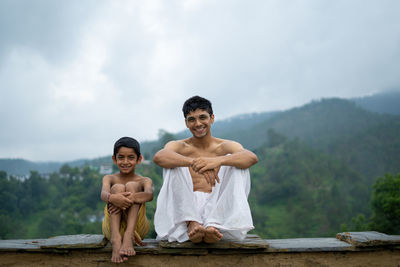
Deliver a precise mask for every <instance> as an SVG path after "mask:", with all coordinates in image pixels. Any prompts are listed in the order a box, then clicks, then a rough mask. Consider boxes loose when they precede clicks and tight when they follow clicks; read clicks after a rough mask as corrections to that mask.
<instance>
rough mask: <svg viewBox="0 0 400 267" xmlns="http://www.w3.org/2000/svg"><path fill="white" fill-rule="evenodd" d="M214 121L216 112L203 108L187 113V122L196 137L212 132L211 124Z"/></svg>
mask: <svg viewBox="0 0 400 267" xmlns="http://www.w3.org/2000/svg"><path fill="white" fill-rule="evenodd" d="M213 122H214V114H212V115H211V116H210V114H209V113H208V112H207V111H206V110H203V109H196V110H195V111H191V112H189V114H187V116H186V119H185V123H186V127H187V128H189V130H190V132H191V133H192V134H193V136H194V137H197V138H202V137H204V136H206V135H207V134H208V133H209V132H210V128H211V124H212V123H213Z"/></svg>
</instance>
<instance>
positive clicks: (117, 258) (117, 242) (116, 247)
mask: <svg viewBox="0 0 400 267" xmlns="http://www.w3.org/2000/svg"><path fill="white" fill-rule="evenodd" d="M111 244H112V255H111V261H112V262H114V263H121V262H124V260H125V257H121V254H120V253H119V251H120V249H121V236H119V237H116V238H112V240H111Z"/></svg>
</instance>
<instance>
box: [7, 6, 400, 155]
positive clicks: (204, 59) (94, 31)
mask: <svg viewBox="0 0 400 267" xmlns="http://www.w3.org/2000/svg"><path fill="white" fill-rule="evenodd" d="M22 7H26V8H22ZM399 8H400V3H399V2H398V1H334V2H332V1H331V2H327V1H311V0H310V1H252V2H243V1H219V2H215V1H197V0H184V1H179V0H175V1H169V2H165V1H161V0H155V1H144V2H143V1H142V2H140V1H84V2H81V1H64V2H63V3H62V5H61V6H60V5H59V3H58V2H57V4H54V3H53V2H52V1H41V2H35V4H32V3H31V2H30V1H19V2H18V1H2V2H1V3H0V10H1V11H0V31H1V33H2V35H1V36H2V37H0V38H1V41H0V50H1V52H0V83H1V84H2V86H1V87H0V90H1V91H0V92H1V98H0V104H1V105H0V120H1V124H2V128H4V129H7V130H6V131H2V132H1V133H0V157H23V158H28V159H32V160H69V159H76V158H82V157H96V156H103V155H106V154H109V153H111V146H112V144H113V142H114V141H115V140H116V139H117V138H119V137H120V136H123V135H131V136H135V137H137V138H138V139H139V140H141V141H143V140H150V139H154V138H156V136H157V132H158V129H160V128H163V129H166V130H168V131H172V132H176V131H179V130H181V129H183V128H184V124H183V117H182V114H181V107H182V104H183V102H184V100H185V99H187V98H188V97H190V96H192V95H195V94H198V95H202V96H204V97H207V98H209V99H210V100H212V102H213V104H214V110H215V113H216V118H217V119H219V118H226V117H229V116H232V115H236V114H240V113H246V112H255V111H265V110H276V109H287V108H290V107H293V106H297V105H301V104H304V103H306V102H309V101H310V100H312V99H318V98H321V97H330V96H339V97H353V96H360V95H366V94H370V93H372V92H376V91H379V90H384V89H386V88H393V87H399V84H400V73H399V72H400V66H399V65H400V45H399V44H400V28H399V27H398V25H399V23H400V19H399V17H398V15H397V10H399ZM5 10H8V11H7V12H6V11H5ZM27 21H28V24H27V23H26V22H27Z"/></svg>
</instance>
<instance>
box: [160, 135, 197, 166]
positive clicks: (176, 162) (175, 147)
mask: <svg viewBox="0 0 400 267" xmlns="http://www.w3.org/2000/svg"><path fill="white" fill-rule="evenodd" d="M180 142H181V141H171V142H168V143H167V144H166V145H165V147H164V148H163V149H161V150H160V151H158V152H157V153H156V154H155V155H154V158H153V160H154V162H155V163H156V164H158V165H160V166H161V167H163V168H166V169H172V168H176V167H189V166H190V165H191V163H192V161H193V158H190V157H185V156H183V155H181V154H179V153H178V152H179V151H180V148H181V147H182V144H181V143H180Z"/></svg>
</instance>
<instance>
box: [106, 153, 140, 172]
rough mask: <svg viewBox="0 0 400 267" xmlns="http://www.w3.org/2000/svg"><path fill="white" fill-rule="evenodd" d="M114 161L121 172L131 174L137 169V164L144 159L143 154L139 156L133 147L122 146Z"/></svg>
mask: <svg viewBox="0 0 400 267" xmlns="http://www.w3.org/2000/svg"><path fill="white" fill-rule="evenodd" d="M113 161H114V163H115V165H117V167H118V169H119V171H120V172H121V173H123V174H129V173H132V172H134V171H135V167H136V165H137V164H140V162H141V161H142V156H140V157H139V158H138V157H137V155H136V153H135V150H134V149H133V148H129V147H121V148H120V149H119V150H118V153H117V155H116V156H115V157H114V156H113Z"/></svg>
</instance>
